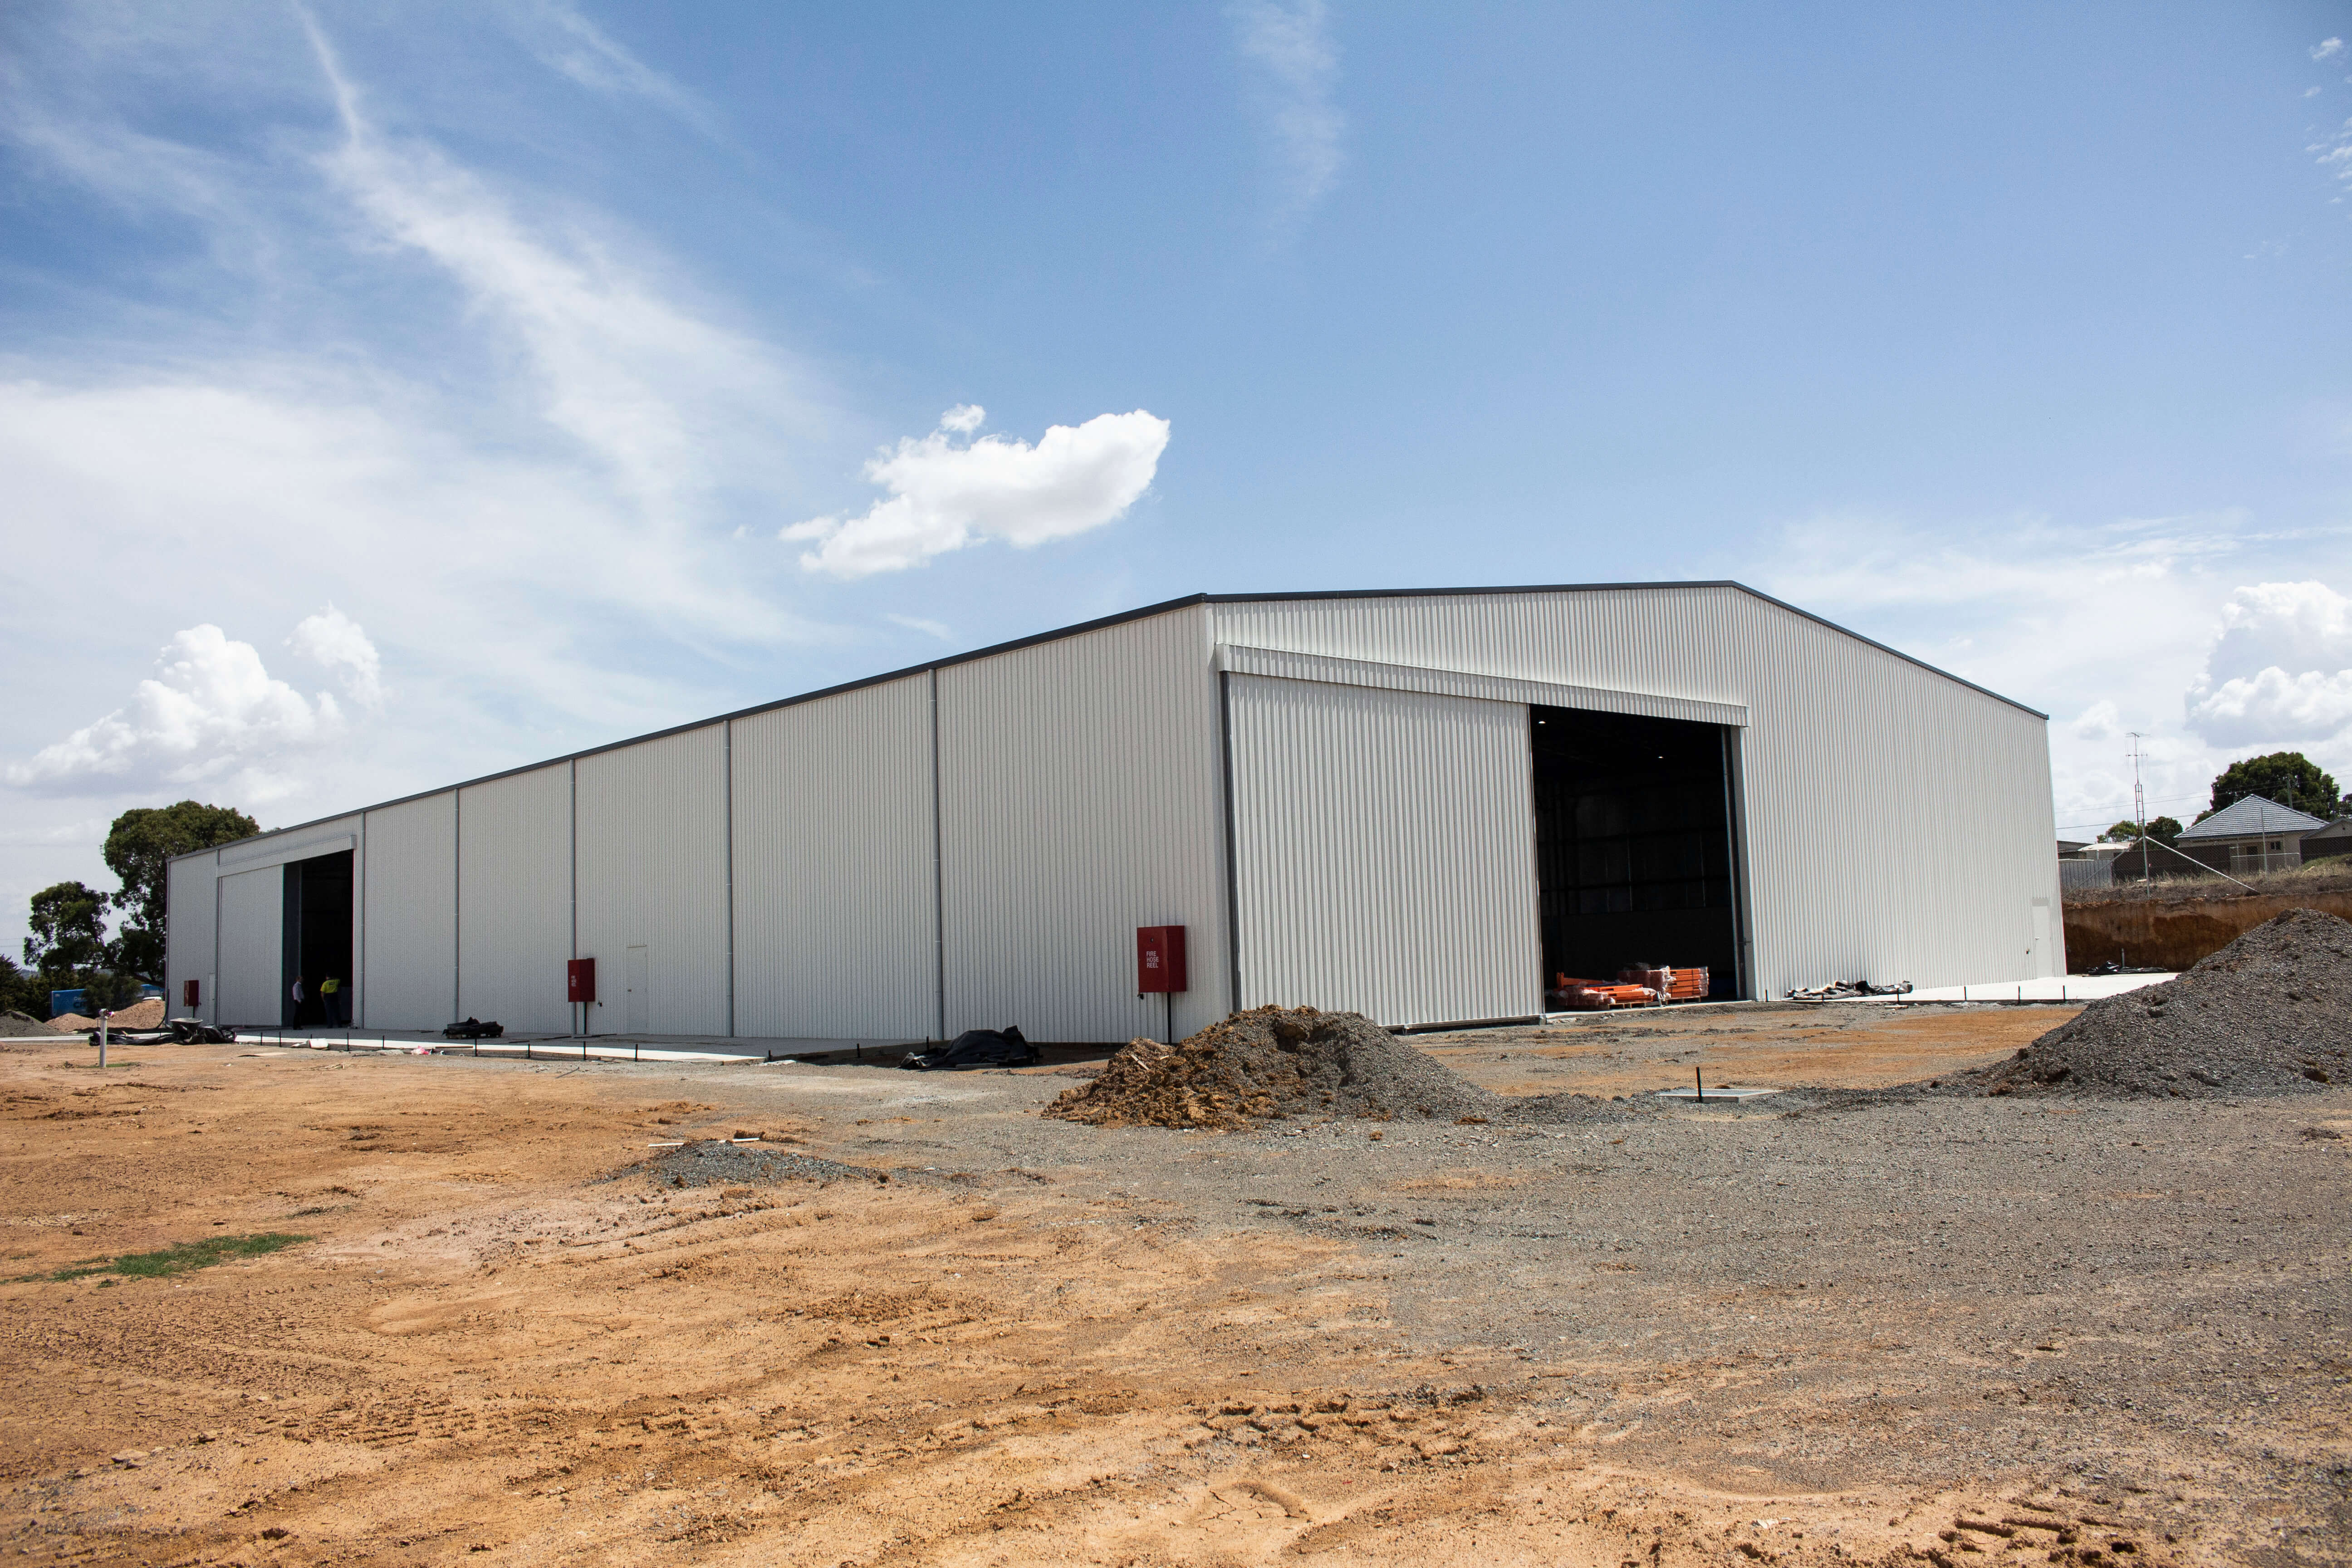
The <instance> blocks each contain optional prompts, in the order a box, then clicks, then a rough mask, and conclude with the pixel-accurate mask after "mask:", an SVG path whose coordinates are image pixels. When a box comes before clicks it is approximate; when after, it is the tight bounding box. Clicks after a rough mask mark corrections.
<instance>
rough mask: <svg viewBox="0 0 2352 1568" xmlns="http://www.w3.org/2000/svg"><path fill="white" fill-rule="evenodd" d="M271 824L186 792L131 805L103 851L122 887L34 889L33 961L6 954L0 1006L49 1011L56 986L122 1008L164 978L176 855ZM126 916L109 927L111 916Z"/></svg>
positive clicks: (0, 967)
mask: <svg viewBox="0 0 2352 1568" xmlns="http://www.w3.org/2000/svg"><path fill="white" fill-rule="evenodd" d="M260 831H261V825H260V824H259V823H257V822H256V821H254V820H253V818H251V817H249V816H246V815H245V813H243V812H241V811H238V810H236V809H235V808H234V807H231V806H226V805H205V804H203V803H202V802H201V801H194V800H184V801H182V802H180V803H179V804H178V805H162V806H154V807H147V806H141V807H138V808H136V809H133V810H131V811H126V812H124V813H123V814H122V815H121V816H118V817H116V818H115V819H114V821H113V823H112V824H111V825H110V826H109V827H108V828H107V832H106V845H105V847H104V848H103V849H102V850H101V851H100V853H101V854H102V855H103V856H104V857H105V858H106V868H107V869H108V870H110V871H111V872H113V873H114V875H115V879H117V880H118V881H119V882H121V888H120V889H118V890H117V891H115V892H112V893H102V892H100V891H99V890H98V889H95V888H91V887H86V886H84V885H83V884H82V883H80V882H58V883H56V884H53V885H52V886H49V887H47V888H43V889H41V890H40V891H39V892H37V893H35V894H34V895H33V900H32V910H31V912H30V915H29V918H28V919H27V920H26V924H27V925H28V926H29V927H30V928H31V929H32V933H33V934H32V935H30V936H28V937H26V939H25V962H24V964H23V965H22V966H19V965H18V964H17V963H16V961H15V960H14V959H12V958H9V957H8V956H7V955H6V954H5V953H0V1008H6V1009H10V1010H13V1011H16V1012H19V1013H28V1014H30V1015H31V1016H34V1017H36V1018H46V1017H47V1016H49V993H50V992H52V991H75V990H79V991H81V992H83V993H85V996H84V1003H83V1005H85V1006H86V1007H122V1006H127V1005H130V1004H131V1002H133V1001H135V1000H137V999H138V996H139V988H140V987H141V986H142V984H144V985H160V984H163V940H164V932H165V926H166V921H167V920H168V918H169V912H170V911H169V910H167V909H166V907H165V904H166V895H167V894H168V892H169V890H170V889H169V882H168V873H167V869H166V868H167V867H168V866H169V864H170V862H171V859H172V858H173V856H175V855H192V854H194V853H195V852H196V851H197V850H199V849H210V848H212V847H214V846H215V845H220V844H230V843H234V842H235V841H236V840H237V839H240V838H250V837H253V836H254V835H255V834H257V833H258V832H260ZM109 914H113V915H115V916H116V917H117V924H116V929H115V931H114V934H113V935H112V936H109V935H108V934H107V930H106V926H107V917H108V915H109Z"/></svg>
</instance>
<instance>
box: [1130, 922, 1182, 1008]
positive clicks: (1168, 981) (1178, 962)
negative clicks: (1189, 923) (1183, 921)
mask: <svg viewBox="0 0 2352 1568" xmlns="http://www.w3.org/2000/svg"><path fill="white" fill-rule="evenodd" d="M1135 989H1136V992H1137V994H1139V995H1150V994H1154V993H1157V992H1175V991H1184V990H1189V989H1191V987H1190V985H1189V984H1188V983H1187V981H1186V979H1185V975H1184V928H1183V927H1182V926H1138V927H1136V928H1135Z"/></svg>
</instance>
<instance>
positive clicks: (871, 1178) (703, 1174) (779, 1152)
mask: <svg viewBox="0 0 2352 1568" xmlns="http://www.w3.org/2000/svg"><path fill="white" fill-rule="evenodd" d="M630 1171H648V1172H651V1173H653V1174H654V1175H655V1176H656V1178H657V1179H660V1180H663V1181H666V1182H667V1183H668V1184H670V1185H671V1186H674V1187H730V1186H751V1185H753V1184H768V1185H772V1184H776V1183H779V1182H887V1181H889V1180H890V1179H891V1178H892V1177H893V1176H901V1177H903V1175H904V1173H901V1172H895V1171H877V1170H874V1169H872V1168H871V1167H868V1166H866V1165H845V1164H843V1163H841V1162H840V1161H838V1160H820V1159H818V1158H817V1157H816V1156H815V1155H814V1154H794V1153H792V1152H789V1151H787V1150H783V1149H778V1148H775V1147H773V1146H772V1145H765V1144H759V1143H729V1142H724V1141H722V1140H719V1139H711V1140H709V1141H706V1142H696V1143H688V1144H686V1145H684V1146H682V1147H680V1148H677V1149H665V1150H663V1151H662V1152H660V1153H658V1154H656V1155H655V1156H654V1157H653V1158H652V1159H650V1160H645V1161H641V1162H639V1163H637V1164H635V1165H632V1166H630V1167H629V1169H628V1170H627V1171H621V1172H616V1173H615V1176H616V1177H617V1176H621V1175H626V1174H628V1173H629V1172H630Z"/></svg>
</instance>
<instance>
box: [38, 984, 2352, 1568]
mask: <svg viewBox="0 0 2352 1568" xmlns="http://www.w3.org/2000/svg"><path fill="white" fill-rule="evenodd" d="M2064 1016H2067V1015H2066V1012H2065V1011H2063V1010H2060V1009H2054V1008H2047V1009H2016V1008H1975V1009H1958V1008H1952V1009H1906V1010H1902V1011H1899V1012H1898V1011H1893V1010H1888V1009H1883V1008H1872V1007H1862V1006H1856V1007H1844V1008H1834V1007H1824V1008H1815V1009H1811V1010H1807V1009H1798V1008H1738V1009H1694V1010H1690V1011H1687V1012H1680V1013H1674V1014H1667V1015H1659V1014H1646V1015H1640V1016H1632V1017H1623V1016H1602V1017H1599V1018H1594V1019H1587V1020H1580V1021H1579V1022H1578V1023H1576V1024H1574V1025H1571V1026H1567V1027H1565V1028H1559V1029H1553V1030H1544V1031H1538V1030H1496V1031H1484V1032H1480V1033H1478V1034H1475V1035H1461V1036H1454V1037H1423V1038H1421V1039H1418V1040H1416V1042H1415V1043H1416V1044H1420V1045H1423V1046H1424V1047H1427V1048H1430V1049H1432V1050H1433V1052H1434V1053H1436V1054H1438V1055H1439V1056H1440V1057H1441V1058H1443V1059H1444V1060H1446V1061H1447V1062H1448V1063H1449V1065H1451V1066H1453V1067H1454V1068H1455V1069H1456V1070H1457V1071H1461V1072H1463V1073H1465V1076H1469V1077H1471V1078H1473V1079H1475V1080H1477V1081H1479V1082H1482V1083H1485V1084H1486V1085H1487V1086H1488V1087H1490V1088H1495V1089H1505V1090H1514V1091H1546V1092H1549V1091H1558V1090H1563V1089H1585V1090H1589V1091H1592V1092H1598V1093H1604V1094H1634V1093H1637V1092H1639V1091H1642V1090H1647V1089H1655V1088H1661V1087H1665V1086H1667V1085H1674V1084H1680V1083H1683V1082H1686V1081H1687V1079H1688V1075H1689V1071H1690V1068H1691V1065H1692V1064H1693V1063H1694V1062H1696V1063H1698V1064H1700V1065H1702V1066H1703V1067H1704V1068H1706V1072H1707V1076H1708V1080H1709V1082H1710V1083H1713V1082H1716V1081H1717V1074H1718V1073H1720V1074H1721V1079H1722V1081H1726V1082H1747V1083H1767V1082H1770V1083H1781V1084H1789V1085H1798V1084H1805V1083H1812V1084H1837V1085H1846V1086H1851V1087H1862V1088H1868V1087H1874V1086H1880V1085H1884V1084H1888V1083H1894V1082H1900V1081H1905V1080H1909V1079H1918V1078H1921V1077H1923V1076H1924V1077H1932V1076H1934V1075H1936V1074H1937V1073H1943V1072H1949V1071H1952V1070H1956V1069H1958V1068H1963V1067H1968V1066H1973V1065H1978V1064H1980V1063H1982V1062H1984V1061H1987V1060H1990V1059H1994V1058H1998V1057H2000V1056H2001V1055H2004V1054H2006V1053H2008V1052H2010V1051H2012V1050H2014V1049H2015V1048H2016V1047H2017V1046H2019V1045H2021V1044H2022V1043H2023V1041H2024V1040H2025V1039H2028V1038H2031V1037H2032V1036H2033V1035H2035V1034H2038V1033H2040V1032H2042V1030H2043V1029H2046V1028H2048V1027H2050V1026H2053V1025H2054V1024H2055V1023H2057V1022H2058V1021H2059V1020H2060V1019H2061V1018H2063V1017H2064ZM126 1056H127V1057H128V1058H130V1059H129V1060H127V1061H125V1060H124V1059H122V1058H117V1061H116V1065H114V1066H113V1067H110V1068H109V1069H108V1070H107V1071H105V1072H104V1073H100V1072H99V1071H98V1070H96V1069H95V1068H94V1067H93V1066H92V1065H91V1060H92V1058H93V1053H91V1052H89V1050H88V1049H87V1048H85V1047H81V1046H80V1045H79V1042H75V1041H65V1040H50V1041H15V1042H7V1043H6V1044H5V1045H0V1250H5V1254H6V1261H5V1268H0V1273H5V1276H6V1277H7V1278H8V1279H9V1281H10V1282H8V1283H5V1284H0V1347H5V1353H0V1553H5V1554H6V1555H8V1556H10V1557H12V1558H16V1559H21V1560H26V1561H30V1562H73V1563H142V1564H155V1565H159V1568H160V1565H163V1564H194V1563H239V1564H244V1565H246V1568H261V1565H262V1564H264V1563H357V1562H363V1561H364V1562H376V1563H384V1564H395V1563H418V1564H425V1563H468V1564H473V1563H490V1564H495V1563H523V1562H529V1563H558V1562H560V1563H616V1564H617V1563H630V1564H637V1563H647V1562H652V1563H698V1564H699V1563H738V1562H740V1563H793V1564H800V1563H809V1564H819V1563H822V1564H832V1563H861V1564H864V1563H877V1564H879V1563H953V1564H963V1563H974V1564H978V1563H1187V1564H1191V1563H1234V1564H1243V1563H1272V1562H1276V1561H1291V1560H1297V1561H1301V1562H1310V1563H1311V1562H1349V1563H1355V1562H1396V1563H1522V1562H1528V1563H1577V1564H1588V1563H1589V1564H1597V1565H1602V1568H1628V1565H1631V1568H1663V1565H1665V1564H1682V1563H1700V1562H1707V1563H1723V1564H1744V1563H1751V1562H1761V1563H1857V1562H1859V1563H1875V1562H1895V1561H1914V1562H1916V1561H1933V1562H1935V1563H1937V1565H1938V1568H1953V1565H1957V1564H1960V1563H1963V1562H1964V1561H1968V1560H1974V1559H1976V1558H1979V1557H1982V1558H1987V1559H1999V1560H2001V1561H2004V1562H2007V1561H2011V1560H2020V1561H2021V1560H2029V1559H2030V1560H2032V1561H2033V1562H2036V1563H2041V1562H2045V1561H2053V1560H2054V1561H2061V1562H2078V1563H2094V1564H2101V1565H2103V1568H2114V1565H2116V1564H2133V1563H2174V1562H2182V1563H2188V1562H2219V1561H2229V1562H2242V1563H2257V1564H2262V1565H2264V1568H2285V1565H2287V1564H2293V1563H2345V1562H2347V1561H2352V1550H2347V1541H2352V1501H2347V1496H2348V1495H2352V1442H2347V1436H2352V1396H2348V1395H2352V1346H2348V1345H2347V1325H2352V1285H2348V1284H2347V1268H2346V1263H2347V1245H2346V1244H2347V1237H2352V1221H2347V1199H2352V1169H2347V1150H2352V1091H2347V1090H2343V1089H2330V1090H2328V1091H2326V1092H2325V1093H2322V1094H2317V1095H2311V1096H2304V1097H2300V1098H2296V1099H2294V1100H2242V1101H2236V1102H2222V1103H2210V1102H2209V1103H2205V1104H2199V1105H2190V1104H2184V1103H2181V1102H2177V1101H2141V1102H2134V1103H2129V1104H2124V1103H2098V1102H2082V1103H2074V1104H2068V1105H2051V1104H2047V1103H2034V1104H2025V1103H2020V1102H2019V1101H2017V1100H1984V1099H1960V1098H1953V1097H1946V1096H1935V1095H1929V1096H1910V1095H1906V1094H1904V1093H1900V1092H1896V1093H1892V1094H1888V1095H1886V1096H1884V1097H1881V1098H1877V1099H1872V1100H1865V1101H1862V1102H1859V1103H1856V1102H1853V1101H1852V1100H1846V1099H1841V1098H1839V1097H1834V1096H1828V1097H1824V1096H1809V1095H1807V1094H1805V1093H1803V1092H1801V1091H1799V1092H1791V1093H1788V1094H1783V1095H1780V1096H1775V1097H1772V1098H1769V1099H1766V1100H1757V1101H1751V1102H1748V1103H1747V1104H1745V1105H1742V1106H1738V1107H1717V1106H1715V1105H1713V1104H1710V1105H1708V1106H1706V1107H1704V1108H1701V1107H1694V1106H1688V1105H1682V1106H1661V1105H1659V1104H1657V1103H1656V1102H1654V1101H1650V1100H1642V1101H1639V1102H1635V1101H1628V1102H1626V1104H1625V1105H1624V1106H1623V1107H1622V1115H1620V1116H1615V1117H1613V1118H1612V1119H1607V1120H1602V1121H1595V1122H1590V1123H1583V1124H1578V1125H1573V1126H1561V1127H1558V1128H1549V1127H1542V1126H1530V1127H1519V1126H1512V1127H1508V1128H1504V1127H1488V1126H1481V1125H1454V1124H1450V1123H1427V1122H1421V1123H1412V1122H1402V1121H1401V1122H1393V1123H1388V1124H1384V1125H1373V1124H1367V1123H1361V1122H1356V1123H1347V1124H1339V1125H1331V1126H1324V1127H1301V1126H1299V1125H1297V1124H1278V1125H1276V1126H1275V1127H1272V1128H1269V1129H1268V1130H1266V1131H1262V1132H1251V1133H1237V1134H1201V1133H1184V1132H1172V1131H1165V1130H1161V1129H1153V1128H1129V1129H1117V1130H1108V1131H1106V1130H1100V1129H1095V1128H1089V1127H1083V1126H1076V1125H1072V1124H1069V1123H1066V1122H1058V1121H1044V1120H1041V1119H1039V1118H1038V1117H1037V1116H1036V1114H1035V1111H1036V1110H1037V1108H1038V1107H1039V1106H1041V1105H1043V1104H1044V1103H1045V1101H1046V1100H1049V1099H1051V1097H1052V1096H1053V1094H1054V1093H1055V1091H1057V1090H1058V1089H1062V1088H1065V1087H1067V1085H1068V1083H1069V1082H1070V1079H1068V1078H1067V1077H1066V1076H1056V1074H1055V1072H1052V1071H1047V1072H1044V1073H1038V1072H1030V1073H983V1074H966V1075H954V1076H940V1077H929V1076H918V1075H914V1074H907V1073H899V1072H894V1071H890V1070H887V1069H882V1068H812V1067H801V1066H782V1065H779V1066H774V1067H764V1066H759V1065H743V1066H726V1067H692V1068H681V1067H675V1066H671V1067H659V1068H656V1067H654V1066H651V1065H647V1066H645V1067H641V1068H633V1067H631V1066H628V1065H626V1064H613V1065H605V1064H594V1065H586V1066H583V1065H581V1064H578V1063H573V1064H570V1065H560V1064H549V1063H538V1064H527V1063H522V1062H513V1061H471V1060H467V1059H464V1058H414V1057H409V1058H378V1057H367V1056H359V1057H343V1056H332V1057H330V1056H327V1055H325V1054H323V1053H314V1052H310V1051H303V1050H280V1049H257V1048H255V1047H170V1048H146V1049H140V1050H136V1051H132V1052H129V1053H126ZM1063 1070H1064V1071H1065V1072H1066V1071H1067V1070H1068V1069H1063ZM736 1131H744V1132H756V1133H760V1134H762V1135H764V1142H761V1143H759V1144H745V1145H740V1146H725V1145H717V1144H710V1143H696V1144H693V1145H691V1146H689V1147H688V1148H686V1149H683V1150H677V1151H671V1150H661V1149H649V1148H648V1147H647V1145H648V1144H649V1143H652V1142H670V1141H672V1140H677V1139H713V1138H720V1137H725V1136H727V1135H729V1134H730V1133H733V1132H736ZM784 1155H814V1156H821V1157H823V1158H825V1159H829V1160H833V1161H838V1162H843V1163H847V1164H850V1165H854V1166H857V1167H861V1168H864V1169H866V1170H871V1171H875V1172H887V1173H889V1174H890V1176H891V1179H890V1180H888V1181H887V1182H884V1181H877V1180H869V1179H866V1178H865V1177H851V1178H849V1179H843V1180H835V1181H832V1182H830V1183H820V1182H817V1181H813V1180H808V1179H804V1178H803V1177H801V1176H797V1175H792V1174H787V1173H780V1167H781V1166H783V1165H786V1164H792V1163H793V1162H791V1161H787V1160H783V1159H782V1158H781V1156H784ZM648 1162H650V1163H648ZM763 1162H764V1163H766V1164H767V1165H768V1166H769V1167H770V1169H769V1171H768V1173H766V1174H764V1175H762V1174H761V1173H760V1172H759V1169H758V1167H759V1166H760V1164H761V1163H763ZM801 1168H803V1169H807V1168H810V1167H805V1166H803V1167H801ZM679 1182H693V1183H703V1182H709V1184H688V1185H679V1184H677V1183H679ZM273 1233H274V1234H286V1235H299V1236H302V1237H308V1238H309V1239H307V1240H303V1241H301V1242H299V1243H296V1244H293V1245H290V1246H288V1247H285V1248H284V1249H283V1250H280V1251H276V1252H273V1253H270V1254H268V1255H267V1256H259V1257H250V1258H239V1259H236V1260H232V1261H228V1262H224V1263H221V1264H218V1265H217V1266H215V1267H211V1268H201V1269H194V1270H190V1271H186V1272H181V1273H176V1274H172V1275H169V1276H167V1277H162V1278H121V1277H119V1276H113V1275H80V1276H79V1277H72V1278H67V1279H57V1278H53V1277H52V1276H54V1275H55V1274H57V1273H58V1272H59V1271H68V1272H69V1271H70V1269H71V1268H72V1267H73V1266H76V1265H87V1264H90V1263H92V1262H94V1261H95V1260H100V1259H104V1258H115V1257H119V1256H122V1255H128V1254H134V1253H143V1252H149V1251H152V1250H155V1249H159V1248H163V1247H173V1246H184V1244H188V1243H191V1242H197V1241H202V1240H204V1239H205V1238H207V1237H246V1236H254V1235H262V1234H273Z"/></svg>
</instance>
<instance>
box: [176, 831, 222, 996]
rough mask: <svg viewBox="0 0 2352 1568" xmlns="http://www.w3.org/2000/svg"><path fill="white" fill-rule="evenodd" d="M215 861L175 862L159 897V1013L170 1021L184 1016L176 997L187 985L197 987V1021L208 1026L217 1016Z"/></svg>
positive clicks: (205, 857) (210, 857)
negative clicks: (161, 907)
mask: <svg viewBox="0 0 2352 1568" xmlns="http://www.w3.org/2000/svg"><path fill="white" fill-rule="evenodd" d="M218 862H219V857H218V855H217V854H215V853H214V852H213V851H210V850H207V851H205V853H204V854H202V855H191V856H188V857H187V858H184V859H181V860H174V861H173V862H172V863H171V865H170V867H169V868H168V871H167V877H166V880H165V882H164V893H163V899H164V925H163V934H164V954H163V1010H164V1012H165V1013H166V1014H168V1015H169V1016H172V1017H174V1018H177V1017H181V1016H184V1015H185V1014H186V1013H187V1012H188V1009H187V1008H185V1007H184V1006H182V1005H180V998H181V997H182V996H184V995H185V994H186V992H185V990H184V987H185V985H186V984H187V983H188V982H189V981H191V980H193V981H194V982H195V983H196V985H197V993H196V994H197V996H198V998H199V1000H198V1002H197V1004H196V1007H195V1013H196V1016H198V1017H200V1018H203V1019H205V1020H206V1021H207V1022H212V1021H215V1020H217V1019H218V1018H219V1016H220V1011H219V1008H220V997H219V996H218V995H217V994H216V993H217V992H218V991H219V990H220V986H219V984H217V983H216V982H215V979H214V978H213V976H214V969H215V963H216V960H217V956H218V955H217V954H216V953H215V951H214V947H213V940H214V928H213V917H214V912H215V904H216V900H217V899H218V896H219V895H218V894H217V893H216V892H215V890H214V880H215V874H216V872H217V870H218Z"/></svg>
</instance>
